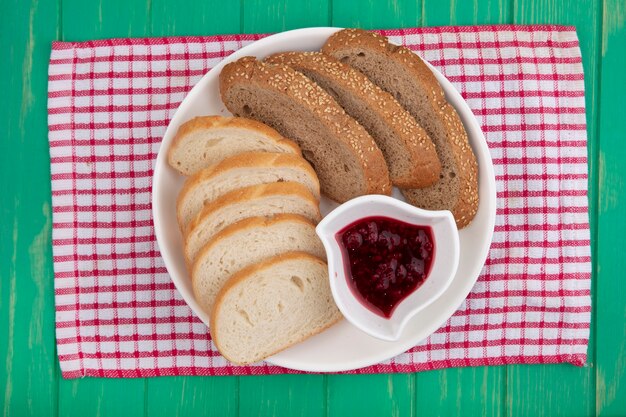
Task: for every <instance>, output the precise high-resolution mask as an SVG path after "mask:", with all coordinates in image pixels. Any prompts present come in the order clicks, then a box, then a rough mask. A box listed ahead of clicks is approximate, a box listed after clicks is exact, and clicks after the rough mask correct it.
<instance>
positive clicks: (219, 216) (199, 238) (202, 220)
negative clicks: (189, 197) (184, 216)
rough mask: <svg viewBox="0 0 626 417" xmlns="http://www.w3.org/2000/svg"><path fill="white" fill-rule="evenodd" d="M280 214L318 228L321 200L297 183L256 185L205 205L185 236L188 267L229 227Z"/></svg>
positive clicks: (230, 193) (225, 195)
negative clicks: (212, 240) (308, 221)
mask: <svg viewBox="0 0 626 417" xmlns="http://www.w3.org/2000/svg"><path fill="white" fill-rule="evenodd" d="M280 213H292V214H300V215H301V216H304V217H306V218H307V219H309V220H311V221H312V222H313V223H315V224H317V222H319V220H320V218H321V215H320V209H319V203H318V200H317V199H316V198H315V196H314V195H313V194H311V192H310V191H309V190H308V189H307V188H306V187H305V186H304V185H302V184H298V183H297V182H276V183H271V184H261V185H252V186H250V187H245V188H240V189H238V190H235V191H231V192H229V193H227V194H224V195H223V196H221V197H220V198H218V199H217V200H215V201H213V202H211V203H209V204H207V205H205V206H204V207H203V208H202V211H200V213H198V215H197V216H196V217H195V218H194V219H193V220H192V221H191V222H190V223H189V227H188V229H187V233H186V234H185V260H186V261H187V265H188V266H191V265H192V264H193V262H194V261H195V259H196V256H197V254H198V252H199V251H200V249H202V247H203V246H204V245H206V244H207V243H208V242H209V241H210V240H211V239H212V238H213V236H215V234H216V233H218V232H220V231H221V230H223V229H224V228H225V227H227V226H230V225H231V224H233V223H236V222H238V221H240V220H243V219H246V218H248V217H254V216H273V215H276V214H280Z"/></svg>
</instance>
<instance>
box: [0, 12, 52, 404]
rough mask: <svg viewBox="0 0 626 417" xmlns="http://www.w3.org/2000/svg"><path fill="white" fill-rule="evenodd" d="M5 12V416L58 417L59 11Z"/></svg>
mask: <svg viewBox="0 0 626 417" xmlns="http://www.w3.org/2000/svg"><path fill="white" fill-rule="evenodd" d="M0 9H2V10H3V12H2V13H0V26H1V27H2V35H0V60H1V61H2V63H3V65H2V66H1V67H0V91H2V96H3V97H2V100H0V131H2V132H3V138H2V140H0V215H1V216H2V217H1V218H2V220H1V221H0V259H1V260H2V262H0V340H1V341H2V342H0V357H1V358H2V361H3V362H2V365H1V366H0V413H2V415H3V416H45V415H49V416H54V415H56V411H57V398H56V391H57V380H56V377H57V375H56V374H57V366H58V365H57V357H56V353H55V335H54V289H53V272H52V252H51V249H50V241H51V230H52V213H51V209H50V158H49V152H48V139H47V123H46V121H47V116H46V103H47V91H48V89H47V82H48V80H47V78H48V77H47V63H48V59H49V57H50V42H51V41H52V40H54V39H55V38H56V36H57V30H58V24H57V23H58V22H57V16H58V13H59V9H58V4H57V1H56V0H39V1H27V2H14V3H12V4H11V5H9V4H3V5H2V6H0Z"/></svg>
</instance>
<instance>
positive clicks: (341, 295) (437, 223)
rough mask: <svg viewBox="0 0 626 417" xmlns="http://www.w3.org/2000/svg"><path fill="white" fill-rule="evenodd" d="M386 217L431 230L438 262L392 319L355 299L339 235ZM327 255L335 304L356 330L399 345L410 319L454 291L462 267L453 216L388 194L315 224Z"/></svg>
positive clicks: (370, 197) (347, 207)
mask: <svg viewBox="0 0 626 417" xmlns="http://www.w3.org/2000/svg"><path fill="white" fill-rule="evenodd" d="M374 216H384V217H389V218H392V219H395V220H400V221H402V222H405V223H409V224H414V225H417V226H429V227H430V228H431V231H432V236H433V241H434V247H435V251H434V258H433V261H432V264H431V267H430V272H429V274H428V276H427V277H426V280H425V281H424V283H423V284H422V285H421V286H420V287H419V288H417V289H416V290H415V291H414V292H412V293H411V294H409V296H407V297H406V298H405V299H404V300H402V301H400V303H399V304H398V306H397V307H396V308H395V310H394V311H393V313H392V314H391V317H389V318H386V317H382V316H380V315H378V314H376V313H374V312H373V311H372V310H370V309H369V308H367V307H366V306H365V305H363V303H362V302H361V301H360V300H358V299H357V297H356V296H355V295H354V292H353V290H352V288H350V287H351V285H350V284H349V283H348V278H347V277H346V267H345V259H344V255H343V251H342V250H341V248H340V247H339V242H338V239H337V233H339V232H340V231H341V230H343V229H344V228H345V227H347V226H349V225H351V224H353V223H355V222H356V221H358V220H360V219H363V218H366V217H374ZM316 231H317V234H318V235H319V237H320V238H321V239H322V242H323V243H324V247H325V248H326V255H327V256H328V275H329V279H330V288H331V290H332V292H333V297H334V299H335V303H336V304H337V306H338V307H339V310H341V313H342V314H343V316H344V317H345V318H346V319H347V320H348V321H349V322H350V323H352V324H353V325H355V326H356V327H358V328H359V329H361V330H363V331H364V332H365V333H367V334H370V335H372V336H374V337H377V338H379V339H382V340H388V341H396V340H398V339H399V338H400V336H401V334H402V330H404V327H405V326H406V324H407V323H408V321H409V319H410V318H411V317H413V316H414V315H415V314H417V313H418V312H419V311H421V310H423V309H424V308H425V307H427V306H428V305H429V304H431V303H432V302H433V301H435V300H436V299H437V298H438V297H439V296H440V295H441V294H443V292H444V291H445V290H446V289H447V288H448V286H450V283H451V282H452V278H454V274H456V270H457V267H458V266H459V233H458V230H457V228H456V223H455V221H454V217H453V216H452V213H450V212H449V211H428V210H422V209H419V208H416V207H413V206H412V205H410V204H407V203H405V202H403V201H400V200H398V199H395V198H393V197H387V196H384V195H366V196H362V197H357V198H354V199H352V200H350V201H348V202H346V203H344V204H342V205H340V206H339V207H337V208H336V209H335V210H333V211H331V212H330V213H329V214H327V215H326V217H324V219H322V221H321V222H320V223H319V224H318V225H317V228H316Z"/></svg>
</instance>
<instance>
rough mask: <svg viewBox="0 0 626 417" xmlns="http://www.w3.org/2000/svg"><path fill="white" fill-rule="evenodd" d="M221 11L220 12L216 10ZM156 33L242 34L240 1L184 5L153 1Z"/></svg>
mask: <svg viewBox="0 0 626 417" xmlns="http://www.w3.org/2000/svg"><path fill="white" fill-rule="evenodd" d="M216 10H219V13H216ZM150 27H151V28H152V30H151V35H152V36H201V35H205V36H206V35H225V34H229V33H239V31H240V29H241V3H240V2H239V1H220V0H208V1H188V2H185V4H184V6H181V4H180V3H177V2H173V1H168V0H153V1H152V10H151V25H150Z"/></svg>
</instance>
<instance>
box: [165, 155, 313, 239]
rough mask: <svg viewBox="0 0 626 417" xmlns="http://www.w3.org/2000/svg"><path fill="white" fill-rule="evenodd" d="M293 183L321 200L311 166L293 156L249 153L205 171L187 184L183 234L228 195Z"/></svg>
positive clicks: (181, 202) (181, 211) (181, 200)
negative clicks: (208, 205)
mask: <svg viewBox="0 0 626 417" xmlns="http://www.w3.org/2000/svg"><path fill="white" fill-rule="evenodd" d="M284 181H293V182H298V183H300V184H302V185H304V186H306V187H307V188H308V189H309V191H311V193H312V194H313V195H314V196H315V198H317V199H319V197H320V184H319V181H318V179H317V175H316V174H315V171H314V170H313V168H311V165H309V164H308V162H306V160H305V159H304V158H302V157H301V156H298V155H293V154H281V153H268V152H246V153H242V154H239V155H235V156H231V157H229V158H227V159H224V160H223V161H222V162H219V163H218V164H215V165H212V166H210V167H209V168H205V169H203V170H201V171H199V172H197V173H196V174H194V175H193V176H191V177H189V178H188V179H187V181H185V185H184V187H183V189H182V190H181V192H180V194H179V195H178V203H177V206H176V213H177V215H178V224H179V225H180V226H181V230H183V231H184V230H185V228H186V227H187V225H188V224H189V222H190V221H191V220H192V219H193V218H194V217H195V216H196V215H197V214H198V213H199V212H200V210H202V207H203V206H204V205H205V204H206V203H209V202H211V201H213V200H215V199H217V198H219V197H220V196H222V195H224V194H226V193H227V192H230V191H233V190H236V189H238V188H243V187H248V186H251V185H258V184H267V183H271V182H284Z"/></svg>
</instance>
